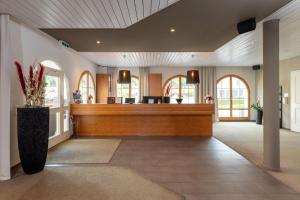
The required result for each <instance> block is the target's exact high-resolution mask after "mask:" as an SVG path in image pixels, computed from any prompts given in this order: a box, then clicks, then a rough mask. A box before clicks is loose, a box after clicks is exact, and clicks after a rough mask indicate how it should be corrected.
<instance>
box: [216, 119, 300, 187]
mask: <svg viewBox="0 0 300 200" xmlns="http://www.w3.org/2000/svg"><path fill="white" fill-rule="evenodd" d="M214 137H216V138H217V139H219V140H220V141H222V142H223V143H225V144H226V145H228V146H230V147H231V148H232V149H235V151H237V152H239V153H240V154H241V155H243V156H244V157H245V158H247V159H248V160H250V161H251V162H253V163H254V164H256V165H258V166H262V163H263V126H261V125H257V124H255V123H254V122H218V123H215V124H214ZM299 152H300V134H299V133H296V132H292V131H289V130H285V129H281V130H280V165H281V169H280V171H276V172H274V171H268V172H269V173H270V174H271V175H272V176H274V177H275V178H277V179H278V180H280V181H282V182H283V183H285V184H287V185H288V186H290V187H291V188H293V189H294V190H295V191H297V192H299V193H300V156H299Z"/></svg>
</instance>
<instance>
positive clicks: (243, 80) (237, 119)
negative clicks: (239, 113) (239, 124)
mask: <svg viewBox="0 0 300 200" xmlns="http://www.w3.org/2000/svg"><path fill="white" fill-rule="evenodd" d="M225 78H229V92H230V96H229V97H230V107H229V109H219V107H218V111H219V110H229V111H230V117H219V120H220V121H249V120H250V118H251V112H250V111H251V110H250V101H251V97H250V95H251V91H250V87H249V84H248V82H247V81H246V80H245V79H244V78H243V77H241V76H239V75H236V74H227V75H225V76H222V77H220V78H219V79H218V80H217V92H218V84H219V83H220V81H222V80H223V79H225ZM232 78H237V79H239V80H240V81H242V82H243V83H244V84H245V86H246V88H247V92H248V109H233V103H232V102H233V101H232V99H233V95H232ZM217 98H218V96H217ZM217 102H218V99H217ZM233 110H247V111H248V116H247V117H232V112H233Z"/></svg>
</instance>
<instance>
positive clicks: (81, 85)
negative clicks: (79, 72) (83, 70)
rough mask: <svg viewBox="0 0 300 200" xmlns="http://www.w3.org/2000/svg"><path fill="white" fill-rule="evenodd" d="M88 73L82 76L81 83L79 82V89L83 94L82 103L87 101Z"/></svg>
mask: <svg viewBox="0 0 300 200" xmlns="http://www.w3.org/2000/svg"><path fill="white" fill-rule="evenodd" d="M87 79H88V75H87V74H85V75H83V76H82V78H81V80H80V83H79V90H80V92H81V95H82V103H87V95H88V94H87V88H88V85H87V83H88V80H87Z"/></svg>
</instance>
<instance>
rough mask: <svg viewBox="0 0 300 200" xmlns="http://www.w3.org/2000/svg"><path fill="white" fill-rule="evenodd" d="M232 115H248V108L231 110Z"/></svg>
mask: <svg viewBox="0 0 300 200" xmlns="http://www.w3.org/2000/svg"><path fill="white" fill-rule="evenodd" d="M232 117H248V110H233V111H232Z"/></svg>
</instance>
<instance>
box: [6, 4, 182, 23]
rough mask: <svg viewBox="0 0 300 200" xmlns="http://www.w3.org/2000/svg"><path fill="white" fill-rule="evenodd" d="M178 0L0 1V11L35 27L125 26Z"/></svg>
mask: <svg viewBox="0 0 300 200" xmlns="http://www.w3.org/2000/svg"><path fill="white" fill-rule="evenodd" d="M178 1H179V0H84V1H83V0H55V1H49V0H9V1H8V0H0V13H9V14H11V15H13V16H14V17H16V18H18V19H21V20H22V21H24V22H25V23H27V24H29V25H31V26H33V27H36V28H71V29H72V28H91V29H93V28H94V29H96V28H99V29H102V28H126V27H128V26H131V25H132V24H134V23H136V22H138V21H140V20H142V19H144V18H146V17H148V16H150V15H151V14H154V13H156V12H159V11H160V10H162V9H164V8H166V7H168V6H170V5H172V4H174V3H176V2H178Z"/></svg>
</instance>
